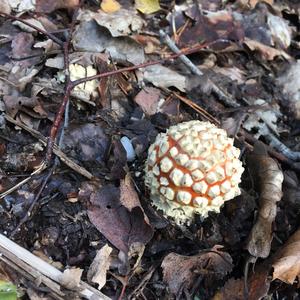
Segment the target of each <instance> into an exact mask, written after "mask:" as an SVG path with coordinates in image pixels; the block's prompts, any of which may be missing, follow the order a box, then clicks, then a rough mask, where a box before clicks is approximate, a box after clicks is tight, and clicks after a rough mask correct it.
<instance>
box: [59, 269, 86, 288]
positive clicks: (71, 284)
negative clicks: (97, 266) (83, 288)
mask: <svg viewBox="0 0 300 300" xmlns="http://www.w3.org/2000/svg"><path fill="white" fill-rule="evenodd" d="M82 272H83V270H82V269H79V268H71V269H66V270H65V271H64V272H63V274H62V276H61V279H60V283H61V285H62V286H64V287H66V288H67V289H70V290H76V289H78V287H79V284H80V280H81V275H82Z"/></svg>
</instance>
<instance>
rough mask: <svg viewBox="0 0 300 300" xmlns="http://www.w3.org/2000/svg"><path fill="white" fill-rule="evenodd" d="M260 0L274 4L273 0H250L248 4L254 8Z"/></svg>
mask: <svg viewBox="0 0 300 300" xmlns="http://www.w3.org/2000/svg"><path fill="white" fill-rule="evenodd" d="M259 2H265V3H268V4H270V5H273V0H248V4H249V6H250V7H251V8H254V7H255V6H256V4H257V3H259Z"/></svg>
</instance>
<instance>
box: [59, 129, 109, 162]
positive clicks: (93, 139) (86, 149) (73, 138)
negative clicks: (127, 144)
mask: <svg viewBox="0 0 300 300" xmlns="http://www.w3.org/2000/svg"><path fill="white" fill-rule="evenodd" d="M107 147H108V137H107V136H106V134H105V133H104V131H103V129H102V127H101V125H100V124H92V123H86V124H83V125H82V124H71V125H70V126H69V128H68V130H66V132H65V137H64V146H63V149H64V151H65V152H66V153H67V154H68V155H69V156H71V157H73V158H75V159H80V160H81V161H82V162H83V163H85V164H87V165H88V164H91V165H93V166H94V167H95V166H96V165H97V164H103V159H104V157H105V153H106V151H107Z"/></svg>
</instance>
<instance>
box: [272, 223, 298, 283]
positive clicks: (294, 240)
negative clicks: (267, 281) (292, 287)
mask: <svg viewBox="0 0 300 300" xmlns="http://www.w3.org/2000/svg"><path fill="white" fill-rule="evenodd" d="M273 268H274V272H273V280H274V279H280V280H281V281H283V282H286V283H289V284H293V283H294V281H295V279H296V277H298V279H299V278H300V229H298V230H297V231H296V232H295V233H294V234H293V235H292V236H291V237H290V238H289V239H288V241H287V242H286V243H285V244H284V246H283V248H282V249H280V250H279V251H278V252H277V253H276V255H275V258H274V261H273Z"/></svg>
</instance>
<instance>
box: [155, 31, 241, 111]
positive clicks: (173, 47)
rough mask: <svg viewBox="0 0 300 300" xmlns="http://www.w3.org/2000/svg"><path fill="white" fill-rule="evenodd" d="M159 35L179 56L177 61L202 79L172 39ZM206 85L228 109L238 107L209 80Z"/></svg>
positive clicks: (197, 70)
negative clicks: (179, 60)
mask: <svg viewBox="0 0 300 300" xmlns="http://www.w3.org/2000/svg"><path fill="white" fill-rule="evenodd" d="M159 34H160V36H161V38H162V39H163V41H164V42H165V44H166V45H167V46H168V47H169V48H170V49H171V50H172V51H173V52H175V53H177V54H180V53H181V54H180V56H179V59H181V61H182V62H183V63H184V64H185V65H186V66H187V67H188V68H189V69H190V70H191V72H192V73H193V74H195V75H197V76H199V77H201V78H203V73H202V72H201V71H200V70H199V68H198V67H197V66H195V65H194V64H193V63H192V62H191V61H190V60H189V59H188V58H187V57H186V56H185V55H183V53H182V52H181V51H180V50H179V49H178V47H177V46H176V45H175V43H174V42H173V41H172V39H171V38H170V37H169V36H168V35H167V34H166V33H165V32H164V31H163V30H160V31H159ZM207 84H208V86H209V88H210V89H211V90H212V91H213V92H214V93H215V94H217V95H218V96H219V98H220V100H221V101H223V103H224V104H225V105H227V106H230V107H238V106H239V104H238V103H236V102H235V101H234V100H233V99H232V98H231V97H230V96H229V95H227V93H226V92H225V91H223V89H222V88H220V87H219V86H217V85H216V84H215V83H214V82H213V81H212V80H211V79H209V78H207Z"/></svg>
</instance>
